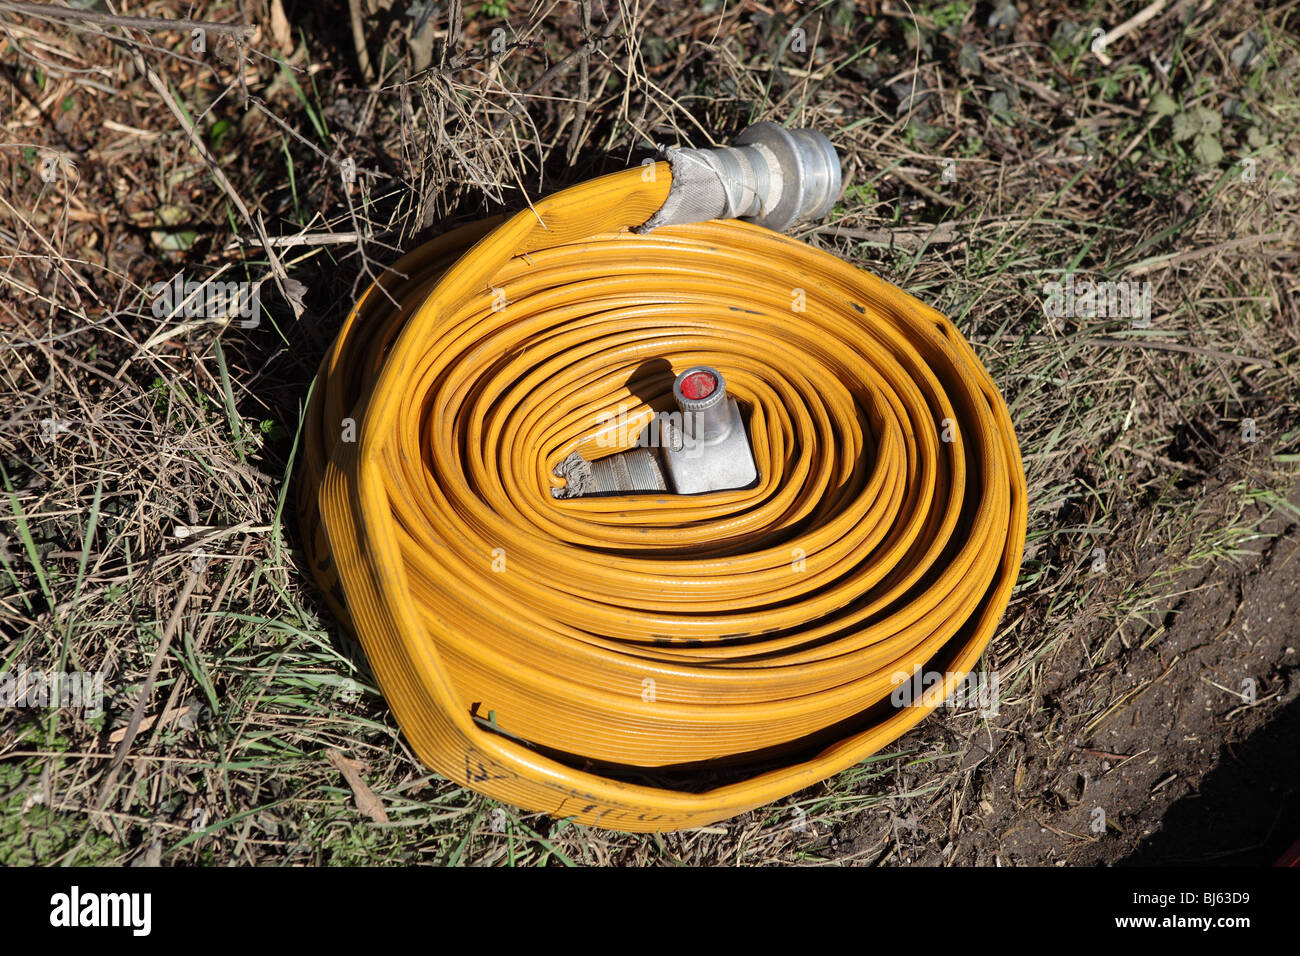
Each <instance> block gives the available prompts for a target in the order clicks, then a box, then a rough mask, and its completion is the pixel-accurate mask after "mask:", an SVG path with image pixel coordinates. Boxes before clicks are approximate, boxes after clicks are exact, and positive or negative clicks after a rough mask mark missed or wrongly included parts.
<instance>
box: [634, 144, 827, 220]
mask: <svg viewBox="0 0 1300 956" xmlns="http://www.w3.org/2000/svg"><path fill="white" fill-rule="evenodd" d="M660 153H661V156H662V158H663V159H666V160H667V161H668V163H669V164H670V165H671V166H672V173H673V181H672V188H671V190H670V191H669V193H668V199H667V200H666V201H665V202H664V204H663V206H662V207H661V208H660V209H659V211H658V212H656V213H655V214H654V215H653V216H651V217H650V219H649V220H647V221H646V223H645V224H644V225H643V226H641V227H640V228H639V229H638V230H637V231H638V232H642V233H645V232H650V231H652V230H654V229H658V228H659V227H660V226H679V225H685V224H687V223H693V222H708V221H709V220H710V219H746V220H748V221H750V222H753V223H756V224H757V225H760V226H765V227H766V228H768V229H772V230H775V231H777V232H784V231H785V230H786V229H789V228H790V227H791V226H792V225H794V224H795V223H796V222H800V221H804V220H816V219H821V218H823V217H824V216H825V215H826V214H827V213H829V212H830V211H831V207H832V206H833V205H834V203H835V200H836V199H837V198H839V194H840V186H841V174H840V157H839V154H838V153H836V152H835V147H834V146H832V145H831V141H830V140H829V139H827V138H826V136H825V135H824V134H823V133H820V132H818V131H817V130H815V129H786V128H785V127H783V126H779V125H777V124H776V123H755V124H754V125H753V126H750V127H749V128H748V129H746V130H745V131H744V132H742V133H741V134H740V135H739V136H737V137H736V143H735V145H734V146H727V147H722V148H720V149H667V148H661V149H660Z"/></svg>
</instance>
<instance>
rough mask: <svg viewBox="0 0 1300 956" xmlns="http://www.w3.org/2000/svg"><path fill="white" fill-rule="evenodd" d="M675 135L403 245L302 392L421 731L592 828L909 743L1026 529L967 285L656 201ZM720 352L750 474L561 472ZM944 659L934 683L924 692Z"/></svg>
mask: <svg viewBox="0 0 1300 956" xmlns="http://www.w3.org/2000/svg"><path fill="white" fill-rule="evenodd" d="M670 181H671V171H670V169H669V166H668V164H667V163H663V162H660V163H657V164H655V165H653V166H646V167H641V168H634V169H630V170H626V171H624V172H619V173H614V174H611V175H607V176H603V177H600V178H598V179H594V180H592V181H590V182H587V183H584V184H582V185H579V186H576V187H573V188H570V189H567V190H564V191H563V192H560V193H557V194H555V195H553V196H551V197H549V198H547V199H545V200H542V201H540V202H537V203H535V204H534V205H533V206H532V207H531V208H530V209H527V210H524V211H522V212H520V213H518V214H515V215H513V216H509V217H498V218H496V219H493V220H488V221H484V222H480V223H475V224H473V225H469V226H465V227H462V228H459V229H457V230H455V231H453V232H450V233H448V234H446V235H443V236H441V237H440V238H438V239H435V240H433V241H431V242H429V243H427V244H425V245H423V246H421V247H419V248H417V249H416V250H415V251H413V252H411V253H409V254H408V255H406V256H405V257H403V258H402V259H400V260H399V261H398V262H396V263H395V264H394V265H393V266H392V267H391V268H390V269H388V270H387V271H386V272H385V273H384V275H383V276H382V277H381V278H380V279H379V280H378V281H377V282H376V283H375V284H374V285H373V286H371V287H370V288H369V289H368V290H367V291H366V292H365V294H364V295H363V296H362V297H361V299H360V300H359V301H358V302H357V304H356V306H355V307H354V308H353V309H352V311H351V313H350V314H349V315H348V317H347V319H346V320H345V322H344V324H343V326H342V329H341V330H340V332H339V334H338V337H337V339H336V340H335V342H334V343H333V346H332V347H331V348H330V350H329V352H328V353H327V355H326V356H325V359H324V361H323V363H322V365H321V369H320V373H319V376H318V378H317V380H316V383H315V385H314V386H313V388H312V392H311V398H310V401H309V406H308V409H307V414H306V421H305V425H304V437H303V442H304V456H303V466H302V473H301V476H300V477H301V480H300V482H299V496H300V500H299V514H300V517H301V522H302V533H303V539H304V542H305V547H306V551H307V556H308V558H309V560H310V563H311V567H312V569H313V572H314V574H315V576H316V579H317V581H318V583H319V584H320V586H321V588H322V590H323V592H324V593H325V596H326V599H327V601H328V603H329V604H330V606H331V609H332V610H333V612H334V613H335V615H336V616H337V617H338V618H339V619H340V620H341V621H342V622H343V623H344V624H345V626H346V627H347V628H348V629H349V630H350V631H352V632H353V633H354V634H355V635H356V637H357V638H358V639H359V640H360V642H361V645H362V647H363V648H364V650H365V653H366V656H367V659H368V661H369V663H370V665H371V667H372V669H373V671H374V674H375V675H376V678H377V679H378V682H379V685H380V688H381V690H382V691H383V694H384V697H385V698H386V700H387V701H388V703H389V705H390V706H391V707H392V710H393V712H394V714H395V715H396V717H397V720H398V722H399V724H400V726H401V728H402V731H403V732H404V733H405V735H406V738H407V740H408V741H409V742H410V745H411V747H412V748H413V750H414V752H415V754H416V755H417V756H418V757H419V758H420V759H421V760H422V761H423V762H424V763H426V764H427V765H428V766H429V767H430V768H432V769H433V770H435V771H437V772H438V773H440V774H442V775H444V776H446V777H448V778H449V779H451V780H453V781H455V782H457V783H459V784H463V785H465V786H467V787H470V788H472V789H474V790H477V791H479V792H480V793H483V794H486V795H487V796H489V797H492V798H495V799H497V800H501V801H504V802H506V803H510V804H514V805H516V806H518V807H521V808H524V809H526V810H529V811H539V812H545V813H549V814H551V815H553V816H556V817H569V818H573V819H574V820H575V821H577V822H579V823H583V824H591V825H596V826H601V827H605V828H609V829H614V830H624V831H634V832H644V831H664V830H673V829H679V828H682V827H690V826H700V825H705V824H709V823H713V822H716V821H718V820H722V819H725V818H728V817H731V816H734V815H736V814H738V813H741V812H744V811H746V810H749V809H752V808H755V807H758V806H761V805H763V804H766V803H770V802H772V801H774V800H777V799H780V798H782V797H785V796H788V795H790V794H792V793H794V792H796V791H798V790H800V789H802V788H805V787H808V786H810V785H812V784H814V783H816V782H818V781H821V780H823V779H825V778H827V777H828V776H831V775H832V774H835V773H836V772H838V771H840V770H843V769H845V768H847V767H849V766H851V765H853V764H854V763H857V762H859V761H861V760H863V759H864V758H866V757H868V756H870V755H871V754H873V753H875V752H876V751H878V750H879V749H880V748H882V747H884V746H886V745H888V744H890V743H891V742H893V741H895V740H897V739H898V738H899V737H900V736H901V735H902V734H904V733H905V732H906V731H907V730H908V729H910V728H911V727H912V726H914V725H915V724H916V723H917V722H918V721H920V720H921V719H923V718H924V717H925V715H926V714H927V713H928V712H929V711H931V710H933V709H934V706H935V705H936V703H937V702H939V701H942V700H943V699H944V698H945V697H947V696H948V695H949V694H950V693H951V692H952V691H953V690H954V688H956V687H957V685H958V682H959V681H961V680H962V679H963V678H964V677H965V675H966V674H968V673H969V672H971V671H972V670H973V669H974V667H975V664H976V662H977V660H978V658H979V656H980V655H981V653H982V652H983V651H984V649H985V647H986V645H987V644H988V642H989V640H990V639H991V638H992V636H993V634H994V631H995V629H996V628H997V625H998V621H999V618H1000V617H1001V615H1002V613H1003V611H1004V610H1005V608H1006V606H1007V602H1008V600H1009V599H1010V595H1011V591H1012V588H1013V587H1014V585H1015V581H1016V576H1017V573H1018V570H1019V567H1020V561H1021V557H1022V553H1023V550H1024V541H1025V524H1026V502H1025V497H1026V495H1025V476H1024V469H1023V466H1022V463H1021V459H1020V452H1019V448H1018V446H1017V444H1016V439H1015V435H1014V434H1013V431H1012V424H1011V419H1010V415H1009V414H1008V411H1007V407H1006V403H1005V402H1004V401H1003V399H1002V397H1001V395H1000V394H999V393H998V391H997V388H996V387H995V386H994V384H993V382H992V380H991V379H990V377H989V375H988V373H987V372H986V371H985V369H984V367H983V366H982V365H981V364H980V362H979V360H978V358H977V357H976V355H975V353H974V351H973V350H972V349H971V347H970V345H969V344H968V343H967V342H966V341H965V340H964V339H963V338H962V336H961V334H960V333H959V332H958V331H957V329H956V328H955V326H953V324H952V323H951V322H950V321H949V320H948V319H947V318H945V317H944V316H943V315H941V314H939V313H938V312H936V311H935V310H933V309H931V308H929V307H928V306H926V305H924V304H922V303H921V302H919V301H917V300H916V299H914V298H913V297H911V296H910V295H908V294H906V293H904V292H902V291H901V290H899V289H897V288H895V287H894V286H892V285H890V284H888V283H887V282H885V281H883V280H882V279H879V278H877V277H876V276H873V275H870V274H868V273H866V272H864V271H861V270H859V269H856V268H854V267H852V266H850V265H848V264H847V263H845V262H843V261H841V260H840V259H838V258H836V257H835V256H833V255H831V254H829V253H826V252H823V251H820V250H817V249H814V248H812V247H810V246H808V245H805V244H803V243H800V242H798V241H795V240H793V239H790V238H788V237H786V236H783V235H780V234H778V233H775V232H771V231H769V230H767V229H763V228H760V227H758V226H754V225H750V224H748V223H745V222H741V221H737V220H728V221H713V222H706V223H701V224H696V225H686V226H671V227H666V228H662V229H659V230H656V231H654V232H653V233H651V234H646V235H641V234H637V233H635V232H633V231H632V230H633V229H634V228H635V227H637V226H640V225H641V224H643V223H644V222H645V221H646V220H647V219H649V218H650V217H651V215H652V214H653V213H654V212H655V211H656V210H657V209H659V208H660V207H661V206H662V205H663V203H664V200H665V198H666V196H667V194H668V189H669V186H670ZM693 365H705V366H711V367H713V368H716V369H718V370H719V371H720V372H721V374H722V375H723V376H724V377H725V379H726V382H727V388H728V390H729V393H730V394H731V395H733V396H735V397H736V398H737V399H738V401H739V402H740V404H741V408H742V409H744V410H745V414H746V415H747V418H748V429H749V433H750V440H751V444H752V448H753V451H754V458H755V461H756V463H757V465H758V472H759V478H758V481H757V483H756V484H755V485H754V486H753V487H751V488H748V489H744V490H738V491H725V492H714V493H709V494H703V495H695V496H675V495H669V494H666V493H662V492H661V493H652V494H641V495H627V496H612V497H611V496H606V497H570V498H565V497H556V496H555V495H553V494H552V491H553V489H557V488H558V487H560V486H562V485H563V484H564V479H563V478H560V477H557V476H556V468H557V466H558V465H559V464H560V463H561V462H563V461H564V460H565V459H566V458H568V457H569V456H570V455H572V454H573V453H575V452H577V453H579V454H581V455H582V456H583V457H584V458H587V459H588V460H590V459H592V458H596V457H599V456H601V455H605V454H610V453H613V452H617V451H621V450H623V449H625V448H628V447H631V446H632V445H634V444H635V442H636V440H637V434H638V432H639V431H640V430H641V427H642V426H643V425H645V424H646V423H648V422H649V421H650V420H651V418H652V417H653V416H654V415H655V414H656V412H659V411H663V410H665V409H669V408H672V407H673V406H672V401H673V399H672V383H673V378H674V376H675V375H676V374H677V373H679V372H681V371H682V370H683V369H685V368H689V367H691V366H693ZM918 671H923V672H925V673H927V674H929V673H937V674H940V675H942V678H941V685H940V686H941V688H942V693H941V694H939V693H938V692H936V693H935V694H934V695H926V697H925V698H924V699H923V700H915V701H911V702H910V703H909V704H908V705H907V706H899V705H898V703H897V701H896V698H897V695H896V694H895V693H894V692H895V690H896V688H897V687H898V686H899V684H900V680H901V679H902V678H903V677H904V676H905V677H906V678H907V679H908V680H911V679H912V677H913V675H914V674H915V673H917V672H918Z"/></svg>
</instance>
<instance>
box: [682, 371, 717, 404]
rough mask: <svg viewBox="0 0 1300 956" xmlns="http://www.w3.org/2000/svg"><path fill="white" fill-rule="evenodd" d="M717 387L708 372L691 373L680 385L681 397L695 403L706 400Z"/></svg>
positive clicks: (714, 379) (715, 380)
mask: <svg viewBox="0 0 1300 956" xmlns="http://www.w3.org/2000/svg"><path fill="white" fill-rule="evenodd" d="M717 387H718V380H717V378H715V377H714V376H713V375H712V374H710V373H709V372H691V373H690V374H689V375H687V376H686V377H685V378H683V379H682V383H681V389H682V395H684V396H685V397H686V398H689V399H690V400H691V401H695V402H698V401H699V400H700V399H702V398H708V397H709V396H710V395H712V394H713V392H714V389H716V388H717Z"/></svg>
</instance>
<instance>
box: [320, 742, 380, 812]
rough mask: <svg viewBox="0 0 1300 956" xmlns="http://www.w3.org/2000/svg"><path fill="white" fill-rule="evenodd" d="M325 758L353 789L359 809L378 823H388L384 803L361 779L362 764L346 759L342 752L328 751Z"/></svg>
mask: <svg viewBox="0 0 1300 956" xmlns="http://www.w3.org/2000/svg"><path fill="white" fill-rule="evenodd" d="M325 756H326V758H328V760H329V762H330V763H332V764H333V765H334V767H335V769H337V770H338V772H339V773H341V774H343V779H344V780H346V781H347V783H348V786H349V787H351V788H352V796H353V798H354V799H355V800H356V802H357V809H358V810H360V811H361V812H362V813H364V814H365V815H366V816H368V817H369V818H370V819H372V820H374V821H375V822H376V823H387V822H388V814H387V812H385V810H384V804H383V801H382V800H380V799H379V798H378V797H377V796H375V792H374V791H373V790H371V789H370V787H369V786H368V785H367V784H366V782H365V781H364V780H362V779H361V768H362V764H361V763H360V762H359V761H356V760H353V759H351V758H350V757H345V756H344V755H343V752H342V751H341V750H330V751H327V752H326V754H325Z"/></svg>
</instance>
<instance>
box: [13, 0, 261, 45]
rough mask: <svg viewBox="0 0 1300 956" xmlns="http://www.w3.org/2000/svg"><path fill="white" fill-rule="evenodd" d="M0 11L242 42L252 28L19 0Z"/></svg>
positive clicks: (208, 21) (210, 21) (251, 31)
mask: <svg viewBox="0 0 1300 956" xmlns="http://www.w3.org/2000/svg"><path fill="white" fill-rule="evenodd" d="M0 10H7V11H9V12H11V13H21V14H22V15H23V16H29V17H38V18H43V19H46V20H81V21H83V22H85V23H99V24H103V25H105V26H112V27H128V28H130V29H132V30H180V31H183V32H187V33H188V32H189V31H190V30H205V31H207V32H208V33H228V34H230V35H231V36H237V37H240V38H241V39H245V40H246V39H248V38H249V37H251V36H252V35H253V33H254V32H255V31H254V28H253V27H250V26H245V25H244V24H242V23H217V22H215V21H213V20H173V19H171V18H169V17H119V16H116V15H114V14H111V13H96V12H95V11H93V10H73V9H72V8H70V7H59V6H55V5H54V4H52V3H24V2H22V0H0Z"/></svg>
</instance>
